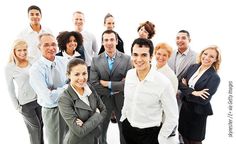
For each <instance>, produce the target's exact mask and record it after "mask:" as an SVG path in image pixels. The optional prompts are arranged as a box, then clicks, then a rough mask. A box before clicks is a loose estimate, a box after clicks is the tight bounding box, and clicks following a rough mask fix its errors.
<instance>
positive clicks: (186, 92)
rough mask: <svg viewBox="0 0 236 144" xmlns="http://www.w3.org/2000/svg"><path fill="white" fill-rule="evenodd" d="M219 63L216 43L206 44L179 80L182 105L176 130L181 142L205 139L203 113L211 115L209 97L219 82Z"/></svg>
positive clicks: (188, 143)
mask: <svg viewBox="0 0 236 144" xmlns="http://www.w3.org/2000/svg"><path fill="white" fill-rule="evenodd" d="M220 62H221V55H220V52H219V50H218V48H217V46H214V45H212V46H209V47H207V48H206V49H204V50H202V52H201V53H200V55H199V60H198V64H194V65H191V66H190V67H189V69H188V70H187V72H186V73H185V75H184V76H183V79H182V81H181V82H180V85H179V88H180V90H181V92H182V95H183V105H182V107H181V110H180V116H179V128H178V130H179V132H180V134H181V135H182V137H183V140H184V143H185V144H201V143H202V141H203V140H204V139H205V131H206V121H207V116H208V115H212V114H213V111H212V108H211V104H210V100H211V98H212V96H213V95H214V94H215V92H216V91H217V88H218V86H219V84H220V77H219V76H218V74H217V70H218V69H219V66H220Z"/></svg>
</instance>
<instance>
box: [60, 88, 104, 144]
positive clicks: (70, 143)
mask: <svg viewBox="0 0 236 144" xmlns="http://www.w3.org/2000/svg"><path fill="white" fill-rule="evenodd" d="M89 88H90V89H91V91H92V93H91V94H90V95H89V96H88V100H89V104H90V106H88V105H87V104H86V103H84V102H83V101H82V100H81V99H80V98H79V97H78V95H77V94H76V92H75V91H74V90H73V88H72V87H71V85H69V86H68V88H67V89H66V90H65V91H64V92H63V93H62V94H61V97H60V98H59V101H58V107H59V111H60V113H61V115H62V117H63V119H64V120H65V121H66V123H67V125H68V126H69V132H68V134H67V136H66V140H64V141H65V142H66V143H67V144H78V143H79V144H95V142H96V138H97V137H98V136H99V134H100V133H101V132H100V129H99V124H100V123H101V122H102V120H103V119H104V117H105V115H106V108H105V105H104V104H103V103H102V101H101V99H100V97H99V96H98V95H97V93H96V92H95V90H94V89H93V88H92V87H91V86H89ZM97 108H98V109H99V110H100V113H98V112H96V109H97ZM76 118H79V119H80V120H82V121H83V125H82V126H78V125H77V124H76V122H75V121H76Z"/></svg>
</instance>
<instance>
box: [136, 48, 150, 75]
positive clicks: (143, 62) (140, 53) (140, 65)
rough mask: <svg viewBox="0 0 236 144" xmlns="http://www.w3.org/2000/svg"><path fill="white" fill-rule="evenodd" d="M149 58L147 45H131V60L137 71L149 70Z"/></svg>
mask: <svg viewBox="0 0 236 144" xmlns="http://www.w3.org/2000/svg"><path fill="white" fill-rule="evenodd" d="M151 59H152V57H151V56H150V52H149V47H146V46H144V45H143V46H142V47H140V46H139V45H138V44H135V45H134V46H133V52H132V61H133V65H134V67H135V68H136V70H137V72H147V71H149V69H150V61H151Z"/></svg>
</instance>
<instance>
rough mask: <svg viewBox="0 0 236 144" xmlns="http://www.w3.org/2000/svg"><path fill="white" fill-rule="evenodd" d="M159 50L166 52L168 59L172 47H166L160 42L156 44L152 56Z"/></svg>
mask: <svg viewBox="0 0 236 144" xmlns="http://www.w3.org/2000/svg"><path fill="white" fill-rule="evenodd" d="M159 49H164V50H166V51H167V53H168V58H170V56H171V54H172V51H173V50H172V47H171V46H170V45H168V44H167V43H164V42H161V43H158V44H157V45H156V47H155V48H154V54H156V52H157V51H158V50H159Z"/></svg>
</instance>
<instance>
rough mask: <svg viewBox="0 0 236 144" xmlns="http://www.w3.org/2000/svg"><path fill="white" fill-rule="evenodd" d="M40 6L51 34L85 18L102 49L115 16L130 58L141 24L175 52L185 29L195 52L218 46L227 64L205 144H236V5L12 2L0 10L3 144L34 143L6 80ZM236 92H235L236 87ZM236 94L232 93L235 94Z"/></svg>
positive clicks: (191, 0)
mask: <svg viewBox="0 0 236 144" xmlns="http://www.w3.org/2000/svg"><path fill="white" fill-rule="evenodd" d="M32 4H35V5H38V6H39V7H40V8H41V10H42V16H43V18H42V21H41V22H42V24H43V25H45V26H47V27H49V28H50V29H52V31H53V33H54V35H55V36H57V34H58V32H59V31H64V30H73V24H72V13H73V12H74V11H77V10H79V11H82V12H84V13H85V20H86V23H85V25H86V26H85V28H86V29H87V30H88V31H90V32H92V33H94V34H95V36H96V38H97V40H98V44H99V45H100V39H101V33H102V32H103V30H104V27H103V19H104V16H105V15H106V14H107V13H108V12H110V13H111V14H112V15H113V16H114V17H115V19H116V31H117V32H118V33H119V35H120V36H121V38H122V39H123V41H124V43H125V51H126V53H128V54H130V45H131V43H132V41H133V40H134V39H135V38H136V37H137V27H138V25H139V23H141V22H144V21H146V20H149V21H151V22H153V23H154V24H155V25H156V31H157V34H156V35H155V37H154V38H153V42H154V45H156V44H157V43H158V42H167V43H169V44H170V45H172V46H173V48H176V45H175V36H176V33H177V32H178V31H179V30H181V29H186V30H188V31H189V32H190V35H191V37H192V42H191V47H192V49H194V50H195V51H197V52H200V50H202V49H203V48H204V47H206V46H208V45H210V44H216V45H218V46H219V47H220V49H221V51H222V65H221V69H220V72H219V75H220V77H221V84H220V86H219V89H218V91H217V93H216V94H215V95H214V97H213V99H212V101H211V103H212V107H213V110H214V115H213V116H210V117H209V118H208V123H207V132H206V140H205V141H204V142H203V143H205V144H213V143H216V144H220V143H221V144H222V143H224V144H233V141H234V143H235V142H236V139H235V137H236V135H235V131H236V129H235V126H234V125H236V121H235V120H234V119H235V118H236V117H235V115H236V109H235V107H236V104H235V99H236V98H234V103H233V108H234V109H233V113H234V114H235V115H234V119H233V126H234V129H233V132H234V133H233V138H230V137H229V136H228V131H229V130H228V119H229V118H228V117H227V114H228V95H229V94H228V89H229V86H228V83H229V81H232V82H233V84H235V83H236V76H235V75H234V74H235V73H236V70H235V67H236V66H235V60H236V59H235V53H234V52H233V51H235V34H236V28H235V27H236V22H235V21H233V20H234V19H235V13H236V9H235V5H234V4H233V0H198V1H195V0H178V1H176V0H165V1H161V0H132V1H128V0H96V1H91V0H86V1H85V0H62V1H59V0H57V1H56V0H51V1H49V0H40V1H33V0H14V1H13V0H7V1H5V2H4V4H3V3H1V5H0V18H1V22H0V23H1V26H0V32H1V37H0V79H1V80H2V85H1V91H2V92H1V93H2V94H1V96H0V114H1V117H0V125H1V126H0V128H1V130H0V141H1V142H0V143H3V144H15V143H17V144H29V139H28V134H27V130H26V128H25V125H24V122H23V120H22V117H21V115H20V114H19V113H18V112H17V111H15V110H14V108H13V105H12V103H11V101H10V98H9V95H8V93H7V90H6V85H5V81H4V80H5V78H4V75H3V69H4V65H5V64H6V63H7V60H8V55H9V52H10V49H11V44H12V42H13V41H14V40H15V38H16V35H17V34H18V33H19V32H20V31H21V30H22V29H24V28H25V26H26V25H27V24H28V23H29V21H28V17H27V8H28V7H29V6H30V5H32ZM233 90H235V88H233ZM234 93H235V91H233V95H235V94H234ZM108 137H109V141H110V144H118V142H116V141H118V133H117V128H116V125H111V128H110V129H109V135H108Z"/></svg>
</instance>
